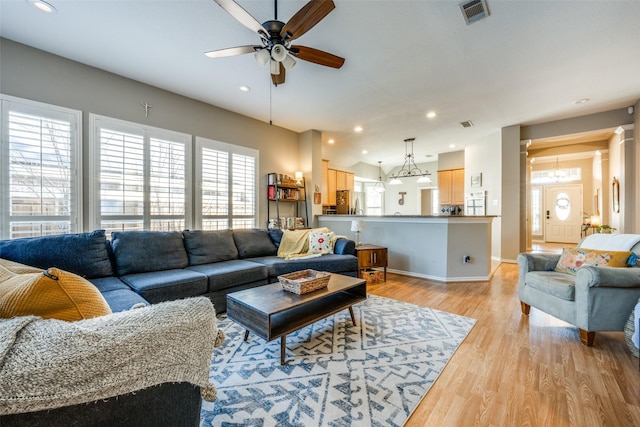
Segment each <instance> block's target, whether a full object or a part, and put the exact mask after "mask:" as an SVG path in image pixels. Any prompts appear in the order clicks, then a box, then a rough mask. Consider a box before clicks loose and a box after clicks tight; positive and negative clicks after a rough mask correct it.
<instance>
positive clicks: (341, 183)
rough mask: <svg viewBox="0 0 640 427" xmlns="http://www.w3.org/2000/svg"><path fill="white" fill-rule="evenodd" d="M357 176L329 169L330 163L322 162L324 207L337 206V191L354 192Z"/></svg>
mask: <svg viewBox="0 0 640 427" xmlns="http://www.w3.org/2000/svg"><path fill="white" fill-rule="evenodd" d="M354 188H355V176H354V174H353V173H351V172H346V171H340V170H337V169H330V168H329V161H328V160H322V205H323V206H335V204H336V191H344V190H348V191H353V190H354Z"/></svg>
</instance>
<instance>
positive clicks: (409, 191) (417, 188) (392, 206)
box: [384, 162, 438, 215]
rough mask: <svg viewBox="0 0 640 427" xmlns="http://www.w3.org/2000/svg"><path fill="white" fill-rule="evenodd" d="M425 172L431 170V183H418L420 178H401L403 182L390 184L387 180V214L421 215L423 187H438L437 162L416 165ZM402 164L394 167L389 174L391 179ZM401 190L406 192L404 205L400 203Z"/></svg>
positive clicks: (385, 196) (388, 176)
mask: <svg viewBox="0 0 640 427" xmlns="http://www.w3.org/2000/svg"><path fill="white" fill-rule="evenodd" d="M416 166H417V167H418V168H419V169H420V170H422V171H423V172H425V171H427V170H428V171H429V173H431V175H430V176H429V178H431V182H430V183H418V182H417V181H418V178H401V179H400V180H401V181H402V184H400V185H389V181H387V182H386V185H387V191H386V192H385V195H384V198H385V215H393V214H395V213H399V214H400V215H420V214H421V212H420V210H421V209H420V206H421V202H422V194H421V190H422V189H423V188H436V189H437V188H438V173H437V167H438V163H437V162H429V163H420V164H417V165H416ZM400 168H401V166H398V167H395V168H393V169H392V170H391V171H390V172H389V173H388V175H387V178H389V179H390V177H391V175H394V174H396V173H398V171H399V170H400ZM400 192H405V193H406V194H405V195H404V205H400V203H399V200H400V198H401V195H400V194H399V193H400Z"/></svg>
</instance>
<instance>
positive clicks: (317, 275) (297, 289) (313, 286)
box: [278, 270, 331, 295]
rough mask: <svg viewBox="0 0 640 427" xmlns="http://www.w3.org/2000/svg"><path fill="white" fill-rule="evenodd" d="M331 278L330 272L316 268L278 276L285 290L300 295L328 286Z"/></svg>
mask: <svg viewBox="0 0 640 427" xmlns="http://www.w3.org/2000/svg"><path fill="white" fill-rule="evenodd" d="M330 278H331V275H330V274H329V273H326V272H323V271H315V270H301V271H295V272H293V273H289V274H283V275H282V276H278V280H279V281H280V283H281V284H282V288H283V289H284V290H285V291H289V292H293V293H294V294H298V295H302V294H306V293H308V292H312V291H317V290H318V289H322V288H326V287H327V285H328V284H329V279H330Z"/></svg>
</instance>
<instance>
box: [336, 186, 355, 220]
mask: <svg viewBox="0 0 640 427" xmlns="http://www.w3.org/2000/svg"><path fill="white" fill-rule="evenodd" d="M336 213H337V214H338V215H350V214H352V213H353V212H351V191H348V190H343V191H341V190H339V191H336Z"/></svg>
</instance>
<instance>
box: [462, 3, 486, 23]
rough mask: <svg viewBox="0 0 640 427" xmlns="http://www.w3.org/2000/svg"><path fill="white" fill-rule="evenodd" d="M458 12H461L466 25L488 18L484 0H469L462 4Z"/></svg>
mask: <svg viewBox="0 0 640 427" xmlns="http://www.w3.org/2000/svg"><path fill="white" fill-rule="evenodd" d="M460 10H462V16H464V20H465V22H466V23H467V25H469V24H473V23H474V22H476V21H479V20H481V19H483V18H486V17H487V16H489V8H488V7H487V2H486V1H485V0H471V1H468V2H466V3H462V4H461V5H460Z"/></svg>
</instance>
